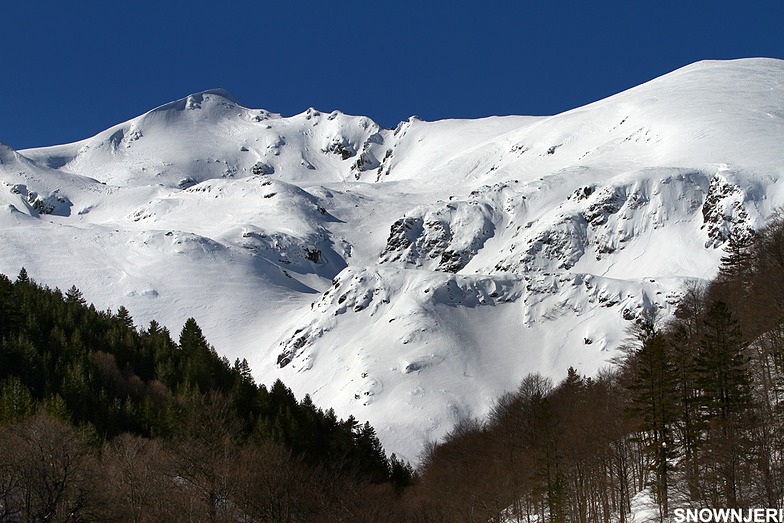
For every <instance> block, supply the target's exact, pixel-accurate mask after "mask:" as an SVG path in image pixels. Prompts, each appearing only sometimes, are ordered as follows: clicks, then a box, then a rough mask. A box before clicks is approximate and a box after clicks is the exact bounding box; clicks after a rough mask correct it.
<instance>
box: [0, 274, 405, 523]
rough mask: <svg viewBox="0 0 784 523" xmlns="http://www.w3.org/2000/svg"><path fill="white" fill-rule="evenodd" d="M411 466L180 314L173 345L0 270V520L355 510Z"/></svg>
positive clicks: (321, 515)
mask: <svg viewBox="0 0 784 523" xmlns="http://www.w3.org/2000/svg"><path fill="white" fill-rule="evenodd" d="M412 476H413V471H412V469H411V467H410V465H408V464H407V463H403V462H401V461H399V460H398V459H397V458H396V457H395V456H394V455H392V456H390V457H387V456H386V454H385V452H384V449H383V448H382V446H381V444H380V442H379V440H378V438H377V436H376V433H375V430H374V429H373V427H371V426H370V425H369V424H368V423H365V424H361V423H359V422H358V421H357V420H356V419H354V418H353V417H349V418H348V419H346V420H343V419H338V418H337V416H336V415H335V413H334V411H332V410H331V409H330V410H327V411H324V410H322V409H319V408H317V407H316V406H315V405H314V404H313V402H312V401H311V399H310V397H308V396H305V397H304V398H303V399H302V401H298V400H297V399H296V398H295V396H294V394H293V393H292V391H291V390H290V389H288V388H287V387H286V386H285V385H284V384H283V383H282V382H280V381H279V380H278V381H276V382H275V383H274V384H273V385H272V386H271V387H270V388H269V389H268V388H267V387H265V386H264V385H257V384H256V383H255V382H254V379H253V377H252V375H251V371H250V368H249V366H248V363H247V361H246V360H241V361H240V360H236V361H235V362H234V363H233V364H231V363H230V362H229V361H228V360H227V359H226V358H225V357H219V356H218V354H217V353H216V351H215V349H214V348H213V347H212V346H211V345H210V344H209V343H208V342H207V340H206V339H205V337H204V335H203V333H202V331H201V329H200V328H199V326H198V324H197V322H196V321H195V320H194V319H192V318H191V319H188V320H187V321H186V322H185V325H184V326H183V328H182V331H181V332H180V335H179V339H178V341H176V342H175V341H174V340H173V339H172V336H171V335H170V333H169V331H168V330H167V329H166V328H165V327H162V326H161V325H160V324H158V323H157V322H155V321H152V322H150V324H149V326H148V327H147V328H144V329H138V328H136V327H135V325H134V323H133V319H132V318H131V316H130V314H129V312H128V310H127V309H125V308H124V307H120V308H119V310H118V311H117V312H112V311H110V310H107V311H99V310H97V309H96V308H95V307H94V306H93V305H88V304H87V303H86V301H85V299H84V297H83V296H82V294H81V292H80V291H79V290H78V289H77V288H76V287H71V288H70V289H69V290H68V291H66V292H65V293H63V292H62V291H60V290H59V289H50V288H48V287H45V286H41V285H39V284H37V283H36V282H35V281H34V280H32V279H31V278H30V277H29V275H28V274H27V272H26V271H25V270H24V269H22V270H21V271H20V273H19V275H18V277H17V278H16V280H15V281H11V280H10V279H9V278H8V277H6V276H4V275H0V521H114V520H116V521H129V520H130V521H240V520H242V521H347V520H352V521H360V520H363V519H364V518H365V517H366V516H367V514H368V513H371V514H372V511H373V510H376V508H374V504H373V503H367V499H368V498H373V499H378V500H383V499H385V498H386V497H390V498H394V497H395V496H396V495H397V494H396V493H397V492H399V491H400V490H401V489H402V488H403V487H404V486H405V485H407V484H408V483H410V482H411V480H412ZM335 518H337V519H335Z"/></svg>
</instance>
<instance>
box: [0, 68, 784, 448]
mask: <svg viewBox="0 0 784 523" xmlns="http://www.w3.org/2000/svg"><path fill="white" fill-rule="evenodd" d="M782 143H784V62H782V61H779V60H772V59H749V60H738V61H732V62H700V63H697V64H693V65H691V66H688V67H685V68H683V69H680V70H678V71H675V72H673V73H671V74H669V75H665V76H663V77H661V78H658V79H656V80H653V81H651V82H648V83H646V84H644V85H641V86H639V87H636V88H633V89H630V90H628V91H626V92H623V93H620V94H618V95H615V96H612V97H610V98H607V99H605V100H601V101H598V102H595V103H593V104H590V105H588V106H585V107H581V108H578V109H575V110H572V111H568V112H566V113H562V114H559V115H556V116H552V117H521V116H520V117H518V116H512V117H493V118H485V119H480V120H444V121H439V122H424V121H421V120H418V119H416V118H413V117H412V118H411V119H409V120H408V121H405V122H401V123H400V124H399V125H398V126H397V127H396V128H395V129H384V128H381V127H380V126H379V125H377V124H376V123H374V122H373V121H371V120H370V119H368V118H365V117H355V116H349V115H345V114H342V113H340V112H338V111H334V112H331V113H325V112H320V111H317V110H315V109H309V110H307V111H305V112H304V113H302V114H299V115H295V116H291V117H283V116H281V115H277V114H274V113H270V112H268V111H265V110H257V109H249V108H246V107H244V106H242V105H241V104H240V103H239V102H237V101H236V100H234V99H232V98H231V97H230V96H229V95H228V94H227V93H225V92H224V91H220V90H211V91H205V92H203V93H198V94H194V95H190V96H188V97H186V98H184V99H182V100H178V101H175V102H171V103H169V104H166V105H163V106H161V107H159V108H157V109H154V110H152V111H150V112H148V113H146V114H144V115H142V116H140V117H138V118H135V119H133V120H130V121H129V122H126V123H123V124H120V125H117V126H115V127H113V128H111V129H108V130H106V131H104V132H102V133H99V134H98V135H96V136H95V137H93V138H89V139H86V140H83V141H81V142H77V143H74V144H66V145H59V146H54V147H46V148H40V149H30V150H25V151H21V152H18V151H13V150H12V149H10V148H8V147H7V146H0V224H2V229H1V230H2V232H1V233H0V234H1V235H2V242H3V249H2V250H1V251H0V271H2V272H5V273H7V274H11V275H13V274H16V272H17V271H18V270H19V268H20V267H21V266H22V265H24V266H25V267H26V268H27V269H28V272H29V273H30V274H31V275H32V276H33V277H34V278H36V279H37V280H38V281H40V282H43V283H46V284H49V285H53V286H54V285H57V286H60V287H69V286H70V285H71V284H76V285H77V286H78V287H79V288H80V289H81V290H82V291H83V293H84V294H85V296H86V297H87V298H88V299H89V300H90V301H93V302H95V303H96V305H98V306H99V307H112V308H117V307H118V306H119V305H121V304H122V305H125V306H126V307H128V309H129V310H130V311H131V313H132V314H133V315H134V318H135V320H136V321H137V323H139V324H144V323H146V322H147V321H149V320H150V319H152V318H156V319H159V320H160V321H162V322H164V323H165V324H166V325H167V326H169V328H170V329H172V330H173V331H175V332H176V331H178V330H179V328H180V327H181V325H182V324H183V322H184V321H185V319H186V318H188V317H190V316H193V317H195V318H196V319H197V320H198V322H199V324H200V325H201V326H202V327H203V329H204V331H205V334H206V335H207V336H208V338H209V339H210V340H211V342H212V343H214V344H215V345H216V348H217V349H218V351H219V352H221V353H222V354H225V355H226V356H227V357H229V358H230V359H231V360H233V359H234V358H237V357H239V358H242V357H246V358H248V360H249V362H250V363H251V366H252V368H253V369H254V371H255V373H256V377H257V379H259V380H261V381H263V382H270V381H271V380H273V379H275V378H277V377H280V378H282V379H283V380H284V382H285V383H287V384H288V385H289V386H291V387H292V388H293V389H294V390H295V392H297V393H298V394H299V395H303V394H305V393H310V394H311V395H312V396H313V399H314V401H315V402H316V403H317V404H319V405H322V406H324V407H334V408H335V410H336V411H337V412H338V414H339V415H341V416H347V415H348V414H354V415H355V416H356V417H357V418H359V419H368V420H370V422H371V423H372V424H373V425H374V426H375V427H376V428H377V430H378V432H379V436H380V438H381V440H382V442H383V443H384V444H385V446H386V447H387V449H388V450H389V451H393V452H397V453H398V454H399V455H402V456H404V457H405V458H407V459H411V460H416V458H417V455H418V452H419V450H420V449H421V445H422V443H423V442H424V441H426V440H428V439H437V438H439V437H440V436H442V435H443V434H444V433H445V432H446V431H447V430H449V428H451V427H452V426H453V424H454V423H455V422H457V421H459V420H460V419H462V418H465V417H466V416H482V415H484V414H485V413H486V412H487V411H488V409H489V408H490V406H491V405H492V402H493V401H494V399H495V398H497V397H498V395H499V394H501V393H502V392H504V391H506V390H509V389H511V388H514V387H515V386H516V385H517V383H518V382H519V380H520V379H521V378H522V377H523V376H524V375H525V374H527V373H529V372H542V373H544V374H546V375H549V376H552V377H554V378H556V379H559V378H560V377H562V376H563V375H564V374H565V371H566V368H567V367H569V366H574V367H576V368H578V370H580V371H581V372H584V373H588V374H590V373H594V372H596V371H597V370H598V369H600V368H601V367H602V366H604V365H606V364H607V363H608V361H609V360H610V359H611V358H612V357H613V356H614V355H616V353H617V352H616V350H617V348H618V346H619V345H620V344H621V343H622V341H623V339H624V336H625V334H624V333H625V329H626V328H627V326H628V325H629V324H630V322H632V321H634V320H635V318H637V317H639V315H640V314H641V312H642V311H644V310H645V309H650V308H657V309H661V311H662V313H663V314H665V315H666V314H669V313H671V311H672V308H673V306H674V304H675V303H676V302H677V299H678V296H679V292H680V291H681V289H682V285H683V283H684V282H685V281H686V280H691V279H704V278H709V277H711V276H713V275H714V274H715V271H716V269H717V266H718V263H719V259H720V257H721V256H722V254H723V251H722V247H723V245H724V244H725V242H726V240H727V239H728V238H729V236H730V235H732V234H735V235H744V234H748V233H749V231H750V230H753V229H754V228H757V227H759V226H761V225H762V224H763V223H764V221H765V219H766V217H767V216H768V215H769V214H770V213H771V212H772V211H773V210H774V209H775V208H776V207H778V206H781V205H782V204H784V189H782V183H781V177H782V173H783V172H784V153H782V149H781V144H782Z"/></svg>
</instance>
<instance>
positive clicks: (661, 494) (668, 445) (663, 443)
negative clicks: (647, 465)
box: [629, 333, 679, 520]
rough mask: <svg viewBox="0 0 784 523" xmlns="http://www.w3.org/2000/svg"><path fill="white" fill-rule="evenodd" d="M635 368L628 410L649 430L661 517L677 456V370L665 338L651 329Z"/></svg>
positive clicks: (666, 509)
mask: <svg viewBox="0 0 784 523" xmlns="http://www.w3.org/2000/svg"><path fill="white" fill-rule="evenodd" d="M634 367H635V370H636V373H635V376H634V377H633V380H632V383H631V385H630V386H629V388H630V390H631V392H632V407H631V410H632V411H633V413H634V414H635V416H636V418H637V419H638V420H639V427H640V430H641V431H642V432H644V433H647V434H649V439H648V443H647V445H646V450H647V452H648V453H649V454H650V456H651V460H652V462H653V463H654V474H655V476H656V481H655V483H654V486H655V494H656V498H657V501H658V503H659V507H660V519H661V520H664V518H667V517H668V516H669V502H668V489H669V476H670V469H669V461H670V460H671V459H672V458H674V457H676V455H677V453H676V448H675V445H674V439H673V427H674V425H675V423H676V421H677V420H678V400H679V391H678V382H677V378H678V373H677V368H676V367H675V365H674V364H673V363H672V362H671V361H670V357H669V354H668V347H667V340H666V339H665V338H664V336H663V335H661V334H659V333H654V334H652V335H651V336H650V337H648V338H647V339H646V341H645V342H644V343H643V344H642V347H641V348H640V349H639V350H638V351H637V353H636V354H635V356H634Z"/></svg>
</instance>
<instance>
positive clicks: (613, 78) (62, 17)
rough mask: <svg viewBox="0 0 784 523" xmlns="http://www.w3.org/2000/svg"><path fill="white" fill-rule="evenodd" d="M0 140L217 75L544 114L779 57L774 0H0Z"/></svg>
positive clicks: (240, 84)
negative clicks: (701, 68) (712, 68)
mask: <svg viewBox="0 0 784 523" xmlns="http://www.w3.org/2000/svg"><path fill="white" fill-rule="evenodd" d="M0 13H2V19H3V24H2V26H3V27H2V30H1V31H0V49H2V50H3V53H2V56H3V60H2V61H3V63H2V65H1V66H0V141H3V142H5V143H8V144H9V145H11V146H12V147H14V148H17V149H22V148H26V147H34V146H42V145H52V144H56V143H65V142H71V141H76V140H79V139H82V138H86V137H88V136H92V135H94V134H96V133H98V132H100V131H101V130H103V129H106V128H107V127H110V126H111V125H114V124H116V123H120V122H122V121H125V120H127V119H130V118H132V117H134V116H137V115H139V114H141V113H143V112H145V111H147V110H149V109H151V108H153V107H155V106H157V105H160V104H162V103H165V102H168V101H170V100H174V99H177V98H182V97H183V96H186V95H187V94H189V93H193V92H197V91H201V90H204V89H209V88H213V87H223V88H225V89H227V90H228V91H229V92H231V93H232V94H233V95H234V96H235V97H236V98H238V99H239V100H240V101H241V102H243V103H244V104H245V105H247V106H249V107H254V108H264V109H268V110H270V111H273V112H278V113H282V114H284V115H292V114H296V113H299V112H302V111H304V110H305V109H307V108H308V107H310V106H313V107H316V108H317V109H320V110H322V111H331V110H333V109H339V110H342V111H344V112H347V113H350V114H362V115H367V116H369V117H371V118H373V119H374V120H376V121H377V122H379V123H380V124H382V125H385V126H388V127H391V126H394V125H395V124H396V123H397V122H398V121H400V120H403V119H405V118H407V117H408V116H410V115H412V114H416V115H418V116H420V117H421V118H423V119H426V120H435V119H441V118H473V117H480V116H488V115H498V114H537V115H541V114H554V113H557V112H560V111H563V110H567V109H571V108H574V107H577V106H580V105H584V104H586V103H589V102H592V101H595V100H598V99H601V98H604V97H606V96H609V95H612V94H614V93H616V92H619V91H622V90H624V89H627V88H629V87H632V86H634V85H637V84H640V83H642V82H645V81H647V80H650V79H651V78H654V77H656V76H660V75H662V74H664V73H667V72H669V71H671V70H674V69H676V68H678V67H681V66H683V65H686V64H689V63H691V62H694V61H697V60H702V59H729V58H739V57H749V56H768V57H776V58H784V2H783V1H781V0H770V1H753V0H752V1H749V2H741V1H739V0H734V1H723V0H712V1H699V0H680V1H677V2H676V1H668V0H657V1H648V2H643V1H636V0H625V1H591V0H573V1H570V2H566V1H558V0H539V1H536V2H529V1H524V0H519V1H499V2H493V1H488V2H482V3H480V2H463V1H461V0H452V1H442V0H419V1H417V2H413V1H408V0H398V1H394V0H388V1H381V0H376V1H367V0H365V1H340V0H332V1H324V0H318V1H302V0H285V1H280V2H269V1H264V0H256V1H235V2H232V1H224V2H206V1H202V0H188V1H179V0H158V1H154V2H153V1H147V0H135V1H129V2H114V1H105V0H103V1H93V0H72V1H60V0H49V1H42V0H24V1H12V0H0Z"/></svg>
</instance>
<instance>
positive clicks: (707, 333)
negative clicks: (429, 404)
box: [696, 301, 751, 507]
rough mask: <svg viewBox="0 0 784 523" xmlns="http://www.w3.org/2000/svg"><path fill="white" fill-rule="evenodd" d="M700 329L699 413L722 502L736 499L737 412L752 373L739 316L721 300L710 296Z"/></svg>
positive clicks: (742, 445) (741, 449)
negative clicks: (700, 411)
mask: <svg viewBox="0 0 784 523" xmlns="http://www.w3.org/2000/svg"><path fill="white" fill-rule="evenodd" d="M704 329H705V330H704V335H703V339H702V343H701V346H700V351H699V353H698V354H697V359H696V364H697V368H698V369H699V373H698V375H697V385H698V387H699V389H700V399H701V406H702V409H703V411H702V415H703V416H704V417H705V418H706V425H707V427H708V431H707V438H706V441H707V443H706V445H707V448H706V449H705V450H704V452H706V453H707V455H708V456H710V457H711V458H710V462H709V466H711V467H715V470H716V474H715V478H713V479H712V480H715V481H716V482H717V483H718V485H719V488H720V489H721V491H722V493H723V500H722V502H723V503H725V504H726V505H727V506H730V507H735V506H737V505H738V503H739V501H740V500H739V499H738V487H739V482H740V469H741V467H742V464H743V463H744V462H745V461H746V442H745V436H744V434H743V431H744V424H743V423H742V417H743V415H744V414H746V413H747V412H748V411H749V409H750V404H751V376H750V373H749V369H748V362H749V358H748V357H747V356H746V354H745V344H744V341H743V336H742V334H741V331H740V327H739V326H738V322H737V321H736V320H735V318H734V317H733V315H732V313H731V312H730V309H729V307H728V306H727V304H726V303H724V302H722V301H714V302H713V304H712V305H711V307H710V309H709V310H708V313H707V316H706V318H705V321H704Z"/></svg>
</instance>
